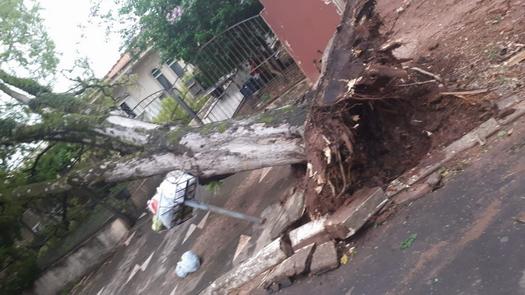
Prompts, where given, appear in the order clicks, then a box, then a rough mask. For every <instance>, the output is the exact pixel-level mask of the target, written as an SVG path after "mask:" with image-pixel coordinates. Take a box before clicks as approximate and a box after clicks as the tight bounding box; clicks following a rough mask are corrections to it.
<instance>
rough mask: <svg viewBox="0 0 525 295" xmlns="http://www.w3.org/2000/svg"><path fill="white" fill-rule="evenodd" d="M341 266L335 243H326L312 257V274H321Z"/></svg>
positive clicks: (318, 247)
mask: <svg viewBox="0 0 525 295" xmlns="http://www.w3.org/2000/svg"><path fill="white" fill-rule="evenodd" d="M338 266H339V259H338V258H337V250H336V249H335V243H334V242H333V241H329V242H326V243H324V244H321V245H319V246H317V248H316V249H315V251H314V254H313V255H312V263H311V264H310V272H311V273H312V274H321V273H323V272H327V271H329V270H332V269H335V268H337V267H338Z"/></svg>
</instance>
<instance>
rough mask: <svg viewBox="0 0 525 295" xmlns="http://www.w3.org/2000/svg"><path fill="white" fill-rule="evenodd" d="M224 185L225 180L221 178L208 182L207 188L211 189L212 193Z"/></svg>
mask: <svg viewBox="0 0 525 295" xmlns="http://www.w3.org/2000/svg"><path fill="white" fill-rule="evenodd" d="M222 185H223V182H222V181H220V180H216V181H211V182H210V183H208V184H207V185H206V186H205V188H206V190H207V191H209V192H210V193H212V194H216V193H217V192H218V191H219V190H220V189H221V187H222Z"/></svg>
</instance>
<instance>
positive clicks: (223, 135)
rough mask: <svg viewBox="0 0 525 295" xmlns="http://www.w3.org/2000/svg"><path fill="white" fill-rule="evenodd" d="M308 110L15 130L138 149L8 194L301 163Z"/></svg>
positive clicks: (24, 134)
mask: <svg viewBox="0 0 525 295" xmlns="http://www.w3.org/2000/svg"><path fill="white" fill-rule="evenodd" d="M306 110H307V108H306V106H301V107H286V108H281V109H278V110H274V111H270V112H266V113H262V114H259V115H257V116H253V117H250V118H246V119H242V120H226V121H222V122H217V123H212V124H207V125H205V126H203V127H198V128H190V127H180V126H175V127H167V126H159V125H155V124H150V123H144V122H141V121H136V120H132V119H127V118H122V117H116V116H110V117H108V118H107V119H105V120H104V121H103V122H102V123H93V122H92V123H90V124H84V123H82V124H73V123H71V124H69V123H68V124H64V122H62V123H60V124H57V125H58V126H60V128H61V129H60V128H59V130H60V132H56V131H57V129H47V131H48V132H47V133H41V132H45V131H46V129H45V128H44V126H38V128H36V129H38V132H35V131H34V130H32V129H31V130H30V131H28V132H25V131H17V132H14V134H16V135H17V137H16V139H17V141H20V140H22V139H23V138H26V139H27V141H29V139H32V140H41V139H53V140H61V141H68V140H70V141H76V140H79V139H82V142H83V143H86V144H92V145H97V146H104V145H103V144H105V146H111V147H114V148H115V147H121V146H122V147H123V146H127V147H129V148H130V150H132V149H136V150H137V151H139V152H138V153H135V154H133V155H128V156H126V157H121V158H118V159H113V160H110V161H106V162H104V163H101V164H97V165H96V166H93V167H89V168H85V169H82V170H76V171H73V172H71V173H69V174H68V175H66V176H64V177H63V178H61V179H60V180H59V181H57V182H45V183H35V184H31V185H28V186H23V187H19V188H16V189H15V190H13V191H12V192H11V193H10V194H9V195H11V196H15V197H26V198H31V197H38V196H43V195H47V194H56V193H60V192H64V191H67V190H70V189H71V188H72V187H73V186H85V185H87V186H93V185H97V184H101V183H115V182H121V181H126V180H132V179H138V178H144V177H148V176H153V175H159V174H164V173H167V172H169V171H173V170H183V171H185V172H188V173H190V174H192V175H194V176H196V177H210V176H215V175H223V174H229V173H236V172H240V171H246V170H253V169H258V168H263V167H270V166H279V165H288V164H295V163H301V162H304V161H305V159H306V156H305V152H304V144H303V142H304V141H303V138H302V134H303V122H304V120H305V117H306V113H307V112H306ZM66 121H67V120H66ZM26 127H27V126H26ZM26 127H23V128H22V127H20V128H19V130H23V129H24V128H26ZM27 128H29V127H27ZM94 134H95V135H94ZM82 136H86V137H85V138H84V137H82ZM94 137H95V138H96V140H94V139H93V138H94ZM98 137H100V138H99V139H98ZM11 138H12V137H11ZM4 142H5V141H4Z"/></svg>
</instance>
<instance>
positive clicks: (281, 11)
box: [260, 0, 341, 84]
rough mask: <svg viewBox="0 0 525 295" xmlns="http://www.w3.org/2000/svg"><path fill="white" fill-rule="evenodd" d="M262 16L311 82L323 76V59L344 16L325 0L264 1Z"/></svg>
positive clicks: (262, 0)
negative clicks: (321, 74)
mask: <svg viewBox="0 0 525 295" xmlns="http://www.w3.org/2000/svg"><path fill="white" fill-rule="evenodd" d="M260 1H261V3H262V4H263V5H264V10H263V11H262V12H261V16H262V17H263V19H264V20H265V21H266V23H267V24H268V25H269V26H270V28H271V29H272V31H273V32H274V33H275V34H276V35H277V37H278V38H279V40H280V41H281V42H282V44H283V45H284V46H285V47H286V49H287V50H288V52H289V53H290V55H291V56H292V57H293V58H294V60H295V62H296V63H297V64H298V65H299V68H301V70H302V71H303V73H304V74H305V76H306V77H307V78H308V80H309V82H310V83H311V84H312V83H315V82H316V81H317V79H318V78H319V74H320V69H321V58H322V56H323V52H324V49H325V48H326V45H327V44H328V41H329V40H330V38H331V37H332V35H333V33H334V32H335V29H336V27H337V25H338V24H339V23H340V21H341V16H340V15H338V14H337V11H336V8H335V6H334V5H333V4H331V3H330V4H326V3H325V0H260Z"/></svg>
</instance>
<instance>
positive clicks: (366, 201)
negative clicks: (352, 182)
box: [326, 187, 388, 239]
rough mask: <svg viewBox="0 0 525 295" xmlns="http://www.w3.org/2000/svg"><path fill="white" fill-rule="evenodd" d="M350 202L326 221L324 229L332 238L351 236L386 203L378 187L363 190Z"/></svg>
mask: <svg viewBox="0 0 525 295" xmlns="http://www.w3.org/2000/svg"><path fill="white" fill-rule="evenodd" d="M351 200H352V201H351V202H350V204H348V205H347V206H345V207H342V208H340V209H339V210H337V211H336V212H335V213H334V214H333V215H332V216H330V217H329V218H328V219H327V222H326V228H327V230H328V231H329V232H330V234H332V236H333V237H334V238H339V239H347V238H349V237H351V236H353V235H354V234H355V233H356V232H357V231H358V230H359V229H360V228H361V227H362V226H363V225H364V224H365V223H366V222H367V221H368V220H369V219H370V217H372V216H373V215H374V214H375V213H376V212H378V211H379V210H380V209H381V208H382V207H383V206H384V205H385V204H386V202H387V201H388V197H387V195H386V194H385V192H384V191H383V190H382V189H381V188H380V187H375V188H364V189H361V190H359V191H357V192H356V193H354V194H353V195H352V197H351Z"/></svg>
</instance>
